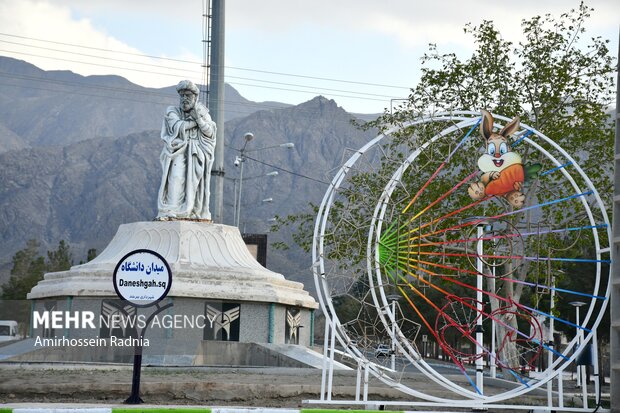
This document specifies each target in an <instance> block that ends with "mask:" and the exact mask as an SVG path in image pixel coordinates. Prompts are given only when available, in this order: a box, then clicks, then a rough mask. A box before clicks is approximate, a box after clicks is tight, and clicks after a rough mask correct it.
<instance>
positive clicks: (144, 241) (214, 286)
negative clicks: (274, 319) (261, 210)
mask: <svg viewBox="0 0 620 413" xmlns="http://www.w3.org/2000/svg"><path fill="white" fill-rule="evenodd" d="M136 249H150V250H153V251H156V252H158V253H159V254H161V255H162V256H163V257H164V258H165V259H166V260H167V261H168V263H169V264H170V268H171V270H172V288H171V290H170V293H169V294H168V296H169V297H187V298H208V299H221V300H234V301H254V302H265V303H275V304H283V305H291V306H297V307H304V308H308V309H315V308H318V303H317V302H316V301H315V300H314V298H312V296H310V294H309V293H308V292H307V291H305V290H304V289H303V284H302V283H299V282H295V281H288V280H286V279H285V278H284V276H283V275H282V274H278V273H275V272H273V271H270V270H268V269H266V268H264V267H262V266H261V265H260V264H259V263H258V262H257V261H256V260H255V259H254V257H253V256H252V255H251V254H250V252H249V251H248V249H247V247H246V245H245V243H244V242H243V239H242V238H241V234H240V233H239V230H238V228H236V227H231V226H227V225H221V224H212V223H204V222H193V221H187V220H175V221H153V222H135V223H132V224H124V225H121V226H120V227H119V229H118V232H117V233H116V235H115V236H114V238H113V239H112V241H110V244H109V245H108V246H107V247H106V249H105V250H104V251H103V252H102V253H101V255H99V256H98V257H97V258H95V259H94V260H92V261H91V262H88V263H86V264H83V265H76V266H73V267H71V269H69V270H68V271H61V272H55V273H48V274H45V277H44V279H43V280H42V281H40V282H39V283H38V284H37V285H36V286H35V287H34V288H33V289H32V291H31V292H30V293H29V294H28V298H29V299H41V298H48V297H67V296H69V297H76V296H87V297H103V296H107V297H115V296H116V293H115V291H114V286H113V284H112V274H113V272H114V268H115V266H116V264H117V263H118V262H119V260H120V259H121V258H122V257H123V256H124V255H125V254H127V253H128V252H131V251H133V250H136Z"/></svg>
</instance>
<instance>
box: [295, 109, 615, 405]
mask: <svg viewBox="0 0 620 413" xmlns="http://www.w3.org/2000/svg"><path fill="white" fill-rule="evenodd" d="M479 117H480V113H479V112H472V111H462V112H451V113H439V114H436V115H433V116H427V117H423V118H420V119H418V120H415V121H412V122H408V123H405V124H404V125H402V126H400V127H395V128H392V129H390V130H389V131H387V132H386V133H384V134H381V135H379V136H377V137H376V138H374V139H373V140H371V141H370V142H368V143H367V144H366V145H364V146H363V147H362V148H361V149H359V150H358V151H356V152H355V153H354V154H353V156H351V158H349V159H348V160H347V161H346V162H345V163H344V165H343V166H342V167H341V168H340V169H339V170H338V172H337V173H336V175H335V176H334V178H333V180H332V181H331V183H330V185H329V188H328V190H327V191H326V193H325V195H324V197H323V200H322V202H321V205H320V207H319V211H318V214H317V219H316V223H315V228H314V238H313V248H312V260H313V272H314V279H315V285H316V290H317V295H318V299H319V303H320V305H321V308H322V310H323V313H324V315H325V341H324V363H323V375H322V380H321V394H320V399H319V400H307V401H306V402H307V403H313V404H315V403H318V404H334V405H343V404H347V405H355V404H368V403H369V400H368V380H369V377H370V376H373V377H375V378H377V379H378V380H380V381H382V382H383V383H385V384H387V385H389V386H391V387H393V388H395V389H398V390H400V391H402V392H403V393H404V394H406V395H409V396H411V397H413V398H417V399H420V400H421V401H416V402H413V401H412V402H389V401H386V400H383V401H373V403H375V404H382V405H406V406H433V407H436V408H446V407H453V408H456V407H461V408H462V407H471V408H472V409H478V408H489V407H494V408H514V409H520V408H531V407H532V406H525V407H524V406H523V405H519V404H511V403H505V402H507V401H509V400H516V398H518V397H519V396H521V395H524V394H527V393H528V392H531V391H533V390H535V389H538V388H539V387H541V386H543V385H545V384H547V393H548V397H547V405H546V406H537V408H540V409H546V410H566V411H580V410H585V409H588V403H587V392H586V390H585V389H584V390H583V407H581V408H576V407H565V406H564V404H563V394H562V379H561V377H562V372H563V371H564V370H565V369H566V368H567V367H568V366H569V365H570V364H571V363H572V362H573V361H574V360H575V359H576V357H577V356H578V355H579V353H580V351H581V348H583V346H584V345H585V344H586V343H588V342H592V343H593V348H596V328H595V327H596V326H598V324H599V323H600V321H601V319H602V317H603V313H604V308H605V306H606V304H607V302H608V298H609V294H610V281H611V277H609V282H608V283H607V286H606V289H605V294H604V296H605V297H606V298H607V299H606V300H604V303H603V306H602V307H603V308H602V309H601V310H600V311H598V313H596V314H594V310H595V301H596V298H592V299H591V300H590V306H589V308H588V311H587V313H586V315H585V316H584V317H583V320H581V325H587V324H588V323H589V322H590V320H591V318H592V317H593V316H595V318H594V320H593V321H592V324H591V325H593V326H594V328H592V329H591V332H589V333H588V334H587V336H586V337H584V338H583V340H581V341H579V348H578V349H577V351H575V352H574V353H573V354H572V355H571V356H570V357H569V358H568V359H567V360H564V361H563V360H562V359H560V358H557V359H556V360H555V361H552V358H553V357H550V358H549V360H550V361H552V362H551V363H550V364H549V367H548V368H547V370H545V371H544V377H542V378H539V379H536V380H530V381H528V382H527V383H523V384H522V385H520V386H517V387H516V388H515V389H513V390H509V391H506V392H504V393H500V394H496V395H484V394H483V393H482V394H480V393H477V392H475V391H472V390H470V389H466V388H463V387H462V386H461V385H460V384H457V383H455V382H453V381H451V380H449V379H448V378H447V377H445V376H443V375H441V374H439V373H438V372H436V371H435V370H434V369H433V367H431V366H430V365H428V364H427V363H426V362H425V361H424V359H423V358H422V357H421V355H420V354H419V353H418V351H417V349H415V348H414V347H413V346H411V344H410V343H409V341H408V340H406V339H405V337H404V336H403V334H402V333H401V332H400V330H399V329H398V328H396V329H392V328H391V326H394V325H395V324H396V323H395V321H396V315H395V313H394V311H393V310H390V309H391V307H390V305H389V302H388V299H387V296H386V293H385V291H384V290H383V288H382V276H381V269H380V265H379V261H378V240H379V237H380V235H381V228H382V225H383V218H384V215H385V213H386V209H387V206H388V203H389V201H390V196H391V194H392V192H393V191H394V189H395V188H396V186H397V185H398V183H399V182H400V178H401V177H402V176H403V173H405V171H406V170H407V169H408V168H409V166H410V165H411V164H413V163H414V162H415V160H416V158H417V157H418V156H419V155H420V153H422V151H424V150H425V149H427V148H428V146H429V145H431V144H432V143H433V142H435V141H436V140H437V139H439V138H441V137H442V136H445V135H446V134H448V133H451V132H453V131H455V130H457V129H463V128H467V127H471V126H473V125H475V124H476V123H477V122H478V120H479ZM494 117H495V119H497V120H502V121H505V122H507V121H510V119H509V118H506V117H504V116H500V115H494ZM428 122H446V123H447V124H449V125H451V126H448V127H447V128H445V129H444V130H443V131H442V132H441V133H440V134H438V135H436V136H434V137H433V138H432V139H430V140H429V141H428V142H426V143H425V144H424V145H422V146H421V147H419V148H418V149H417V150H415V151H414V152H412V153H411V154H410V155H409V156H408V157H407V158H406V159H405V161H403V162H402V164H401V166H400V167H399V168H398V169H397V171H396V172H395V173H394V175H393V176H392V177H391V179H390V180H389V182H388V184H387V185H386V187H385V189H384V191H383V193H382V194H381V197H380V199H379V201H378V203H377V206H376V209H375V213H374V216H373V219H372V222H371V225H370V228H369V236H368V244H367V269H368V273H369V276H368V279H369V283H370V290H371V292H372V298H373V301H374V304H375V306H376V308H377V309H381V310H383V311H378V314H379V317H380V318H381V321H382V322H383V324H384V326H386V331H387V332H388V334H390V337H391V339H392V342H394V343H396V346H397V347H398V349H399V351H400V352H401V353H402V354H404V355H405V356H406V357H407V359H408V361H409V362H410V363H411V364H412V365H414V366H415V367H416V368H417V369H418V370H419V371H420V372H422V373H423V374H424V375H425V376H426V377H427V378H428V379H430V380H432V381H433V382H435V383H437V384H438V385H440V386H443V387H444V388H445V389H446V390H447V391H449V392H450V393H451V394H452V395H454V396H455V397H457V399H455V398H446V397H437V396H433V395H429V394H426V393H423V392H421V391H419V390H416V389H414V388H411V387H407V386H405V385H403V384H401V383H400V382H399V381H398V379H397V378H395V377H392V375H393V373H395V372H394V371H393V370H391V369H387V368H385V367H382V366H380V365H377V364H375V363H373V362H371V361H370V360H368V358H367V357H366V356H365V355H364V354H363V353H362V352H361V351H360V350H359V349H357V348H355V347H353V346H351V340H350V338H349V337H348V336H347V333H346V331H345V330H344V329H343V327H342V325H341V323H340V321H339V320H338V316H337V314H336V312H335V309H334V306H333V304H332V301H331V296H330V288H329V285H328V281H327V279H326V277H325V262H324V249H325V245H324V240H325V230H326V227H327V225H328V219H329V214H330V209H331V207H332V203H333V201H334V196H335V194H336V193H337V191H338V189H339V188H340V186H341V184H342V183H343V182H344V180H345V179H346V177H347V174H348V173H349V171H350V170H351V168H352V167H353V166H354V165H355V163H356V162H357V161H358V160H359V159H360V157H362V155H364V154H365V153H367V152H368V151H369V150H370V149H371V148H372V147H373V146H375V145H377V144H379V143H381V142H382V141H383V140H384V139H389V138H390V137H391V135H392V134H393V133H395V132H397V131H398V130H400V129H403V128H406V127H409V126H413V125H418V124H423V123H428ZM521 129H522V133H525V132H526V131H530V132H531V133H532V134H533V136H535V137H536V139H537V140H540V141H542V142H545V143H546V144H548V145H550V146H552V147H553V148H554V150H555V151H557V152H559V153H560V154H561V155H562V156H563V157H564V158H565V159H567V160H569V161H570V162H572V165H571V167H572V168H573V170H574V171H575V172H576V173H577V174H578V175H579V176H580V177H581V179H582V180H583V182H585V184H586V186H587V188H588V190H589V191H592V196H593V197H594V199H595V201H596V202H595V207H596V208H597V209H598V210H599V211H600V214H601V216H602V219H603V221H604V224H606V229H605V232H604V234H603V237H605V236H606V237H607V240H608V241H607V242H606V244H607V245H608V246H607V247H601V243H600V239H599V232H598V229H597V227H596V225H598V224H600V222H599V223H597V222H595V220H594V216H593V213H592V210H591V208H590V205H589V204H588V202H587V201H586V199H585V197H580V199H581V203H582V206H583V208H584V210H585V211H586V214H587V216H588V219H589V221H590V225H592V226H593V227H594V228H593V229H592V232H593V239H594V243H595V248H596V258H597V259H598V260H601V259H602V256H603V255H606V256H609V255H610V253H611V251H610V247H609V245H611V226H610V223H609V219H608V217H607V213H606V210H605V207H604V205H603V202H602V200H601V198H600V196H599V194H598V192H597V191H596V189H595V188H594V186H593V184H592V182H591V181H590V179H589V178H588V177H587V176H586V174H585V173H584V172H583V170H582V169H581V168H580V166H579V165H578V164H577V163H576V162H575V160H574V159H573V158H572V157H571V156H570V155H569V154H568V153H566V152H565V151H564V150H563V149H562V148H561V147H560V146H559V145H557V144H556V143H555V142H553V141H552V140H551V139H549V138H548V137H546V136H545V135H544V134H542V133H541V132H539V131H537V130H535V129H534V128H532V127H530V126H528V125H525V124H522V125H521ZM523 141H524V143H526V144H529V145H531V146H532V147H533V148H535V149H536V150H538V151H539V152H540V153H542V154H543V155H544V156H546V157H547V159H549V160H550V161H551V162H552V163H553V164H554V165H555V166H556V167H561V166H562V164H561V163H560V161H558V159H556V158H555V157H554V156H553V155H552V154H550V153H549V152H548V151H547V150H545V149H544V148H543V147H542V146H541V145H540V144H538V143H537V142H536V141H535V140H533V139H531V138H528V137H525V138H524V139H523ZM559 171H560V172H561V173H562V174H563V175H564V177H565V178H566V180H567V181H568V182H569V183H570V184H571V185H572V187H573V190H574V191H575V193H576V194H579V193H583V191H582V190H581V188H580V187H579V185H578V184H577V183H576V182H575V179H574V178H573V177H572V176H571V174H570V173H569V172H568V171H567V168H560V169H559ZM596 270H597V279H596V284H595V287H594V293H593V295H599V296H600V295H603V294H599V293H598V291H599V289H601V285H600V273H601V263H600V262H597V265H596ZM375 287H378V288H375ZM376 290H378V292H379V293H378V294H377V293H376ZM577 340H578V337H575V338H574V339H573V340H572V341H571V342H570V343H569V344H568V347H567V349H566V353H567V354H568V353H570V351H571V350H572V349H573V347H576V346H577V344H578V341H577ZM336 343H338V344H340V345H341V346H342V347H343V348H344V349H345V350H344V352H345V353H346V355H347V356H348V357H350V358H352V359H353V360H355V362H356V364H357V366H358V367H357V381H356V383H357V386H356V397H355V400H350V401H335V400H332V398H331V396H332V390H333V366H334V357H335V355H336V352H337V350H336V347H335V346H336ZM593 359H594V360H593V363H594V377H595V378H598V370H599V367H598V360H597V357H593ZM554 379H558V390H559V393H560V394H558V397H557V399H558V402H557V404H554V400H553V392H552V386H551V382H552V380H554ZM480 380H482V378H481V377H480ZM480 386H482V382H480ZM599 386H600V383H598V382H596V384H595V387H596V389H595V394H596V397H597V402H598V394H599V392H598V390H599ZM584 387H585V386H584Z"/></svg>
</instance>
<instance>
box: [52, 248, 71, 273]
mask: <svg viewBox="0 0 620 413" xmlns="http://www.w3.org/2000/svg"><path fill="white" fill-rule="evenodd" d="M72 264H73V259H72V257H71V250H70V249H69V244H67V243H66V242H65V240H60V242H59V243H58V247H57V248H56V249H55V250H53V251H48V252H47V271H48V272H57V271H65V270H68V269H69V268H71V265H72Z"/></svg>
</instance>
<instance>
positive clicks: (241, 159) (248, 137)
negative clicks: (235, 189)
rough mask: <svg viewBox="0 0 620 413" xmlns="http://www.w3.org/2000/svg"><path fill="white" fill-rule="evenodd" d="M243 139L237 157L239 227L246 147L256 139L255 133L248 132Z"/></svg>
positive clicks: (237, 213) (237, 224)
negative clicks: (239, 153)
mask: <svg viewBox="0 0 620 413" xmlns="http://www.w3.org/2000/svg"><path fill="white" fill-rule="evenodd" d="M243 139H244V140H245V142H244V143H243V147H242V148H241V150H240V152H241V155H240V156H237V157H236V158H235V166H239V196H238V197H237V207H236V208H235V212H236V216H237V221H236V222H235V226H236V227H239V214H240V213H241V187H242V186H243V164H244V163H245V156H244V155H245V148H246V146H248V143H250V141H251V140H252V139H254V134H253V133H250V132H248V133H246V134H245V135H243Z"/></svg>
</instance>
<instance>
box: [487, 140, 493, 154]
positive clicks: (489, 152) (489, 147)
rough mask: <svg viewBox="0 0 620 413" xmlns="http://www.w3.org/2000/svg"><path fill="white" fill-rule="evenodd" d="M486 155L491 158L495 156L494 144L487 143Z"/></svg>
mask: <svg viewBox="0 0 620 413" xmlns="http://www.w3.org/2000/svg"><path fill="white" fill-rule="evenodd" d="M487 153H488V154H489V155H491V156H494V155H495V144H494V143H489V146H488V147H487Z"/></svg>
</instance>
